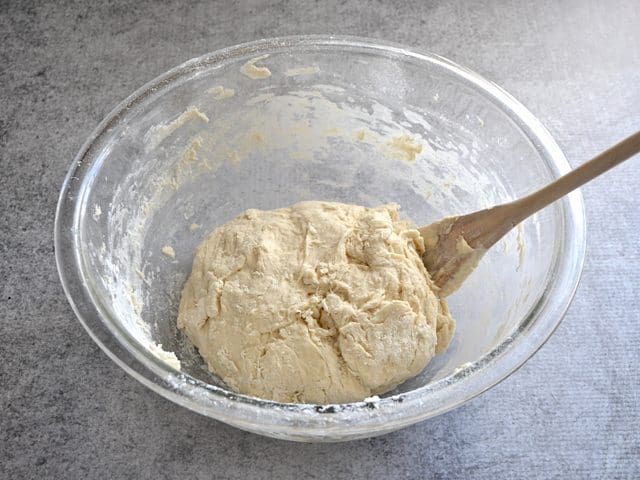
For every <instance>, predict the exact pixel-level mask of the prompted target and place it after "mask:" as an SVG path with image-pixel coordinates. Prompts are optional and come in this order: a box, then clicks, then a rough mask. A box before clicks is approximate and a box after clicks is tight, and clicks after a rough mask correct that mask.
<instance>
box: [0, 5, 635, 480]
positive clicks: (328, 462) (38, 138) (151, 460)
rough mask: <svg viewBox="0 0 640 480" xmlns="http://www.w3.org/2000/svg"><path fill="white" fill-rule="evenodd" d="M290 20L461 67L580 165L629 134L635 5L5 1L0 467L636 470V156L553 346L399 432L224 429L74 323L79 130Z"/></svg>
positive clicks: (598, 200) (622, 176)
mask: <svg viewBox="0 0 640 480" xmlns="http://www.w3.org/2000/svg"><path fill="white" fill-rule="evenodd" d="M187 5H189V6H187ZM298 33H336V34H352V35H360V36H367V37H374V38H379V39H384V40H389V41H396V42H401V43H404V44H407V45H409V46H412V47H415V48H421V49H427V50H430V51H434V52H436V53H439V54H441V55H444V56H446V57H449V58H451V59H452V60H454V61H456V62H458V63H461V64H463V65H465V66H468V67H469V68H471V69H473V70H475V71H477V72H479V73H480V74H481V75H484V76H485V77H487V78H489V79H491V80H493V81H495V82H496V83H498V84H500V85H502V86H503V87H504V88H505V89H507V90H508V91H509V92H510V93H511V94H513V95H514V96H515V97H516V98H518V99H519V100H520V101H522V102H523V103H524V104H525V105H526V106H527V107H528V108H529V109H530V110H531V111H532V112H533V113H534V114H535V115H536V116H538V118H540V120H541V121H542V122H543V123H544V124H545V125H546V126H547V128H548V129H549V130H550V131H551V133H552V134H553V136H554V137H555V138H556V139H557V141H558V143H559V144H560V146H561V147H562V149H563V150H564V152H565V154H566V156H567V158H568V159H569V161H570V162H571V164H572V165H574V166H575V165H577V164H579V163H581V162H582V161H584V160H586V159H587V158H589V157H591V156H592V155H594V154H595V153H597V152H598V151H600V150H601V149H604V148H606V147H608V146H609V145H611V144H613V143H615V142H616V141H617V140H619V139H621V138H622V137H624V136H626V135H628V134H630V133H632V132H633V131H636V130H638V129H640V6H639V4H638V2H637V0H620V1H616V0H614V1H610V2H602V1H582V0H563V1H540V2H535V1H534V2H530V1H528V2H525V1H515V0H511V1H500V0H495V1H490V0H480V1H474V2H465V1H461V0H460V1H411V2H393V3H392V2H367V1H364V0H347V1H341V2H333V1H320V2H311V1H282V2H268V1H260V0H249V1H240V2H230V1H229V2H179V1H172V0H169V1H165V2H158V4H155V3H152V2H147V1H144V0H142V1H136V2H133V1H130V2H127V1H120V0H115V1H108V2H88V1H83V2H82V1H81V2H66V1H65V2H48V3H47V2H33V3H31V2H10V1H2V0H0V172H1V173H0V185H1V188H0V224H1V230H0V249H1V250H0V251H1V255H0V279H1V280H0V290H1V292H2V296H1V299H0V318H1V321H0V478H2V479H5V478H6V479H15V478H96V479H98V478H109V479H121V478H131V479H137V478H154V479H155V478H193V479H196V478H197V479H205V478H230V479H242V480H245V479H253V478H260V479H272V478H378V477H380V478H387V477H389V478H416V479H418V478H419V479H427V478H479V479H495V478H640V394H639V391H640V370H639V368H638V364H639V361H640V353H639V352H640V350H639V345H640V294H639V290H640V275H639V271H640V253H639V252H640V235H638V233H637V232H638V229H639V228H640V194H639V193H638V189H639V188H640V158H637V159H635V160H632V161H630V162H628V163H627V164H625V165H622V166H621V167H619V168H617V169H615V170H613V171H612V172H610V173H609V174H607V176H606V177H604V178H601V179H599V180H598V181H596V182H595V183H593V184H591V185H589V186H587V187H586V188H584V189H583V194H584V197H585V202H586V211H587V219H588V247H587V257H586V263H585V268H584V274H583V277H582V281H581V283H580V286H579V289H578V292H577V295H576V297H575V300H574V302H573V304H572V306H571V308H570V309H569V312H568V314H567V316H566V318H565V319H564V321H563V322H562V324H561V325H560V327H559V328H558V330H557V331H556V333H555V334H554V335H553V337H552V338H551V340H550V341H549V342H548V343H547V344H546V345H545V346H544V347H543V348H542V349H541V350H540V351H539V352H538V353H537V354H536V355H535V356H534V358H533V359H531V360H530V361H529V362H527V363H526V365H525V366H524V367H522V368H521V369H520V370H519V371H517V372H516V373H515V374H513V375H512V376H511V377H509V378H508V379H507V380H506V381H504V382H502V383H501V384H499V385H498V386H496V387H495V388H493V389H491V390H490V391H488V392H486V393H485V394H483V395H481V396H479V397H478V398H476V399H474V400H472V401H471V402H469V403H467V404H465V405H464V406H462V407H461V408H458V409H456V410H454V411H451V412H449V413H447V414H445V415H442V416H440V417H437V418H434V419H432V420H429V421H426V422H423V423H421V424H418V425H415V426H412V427H409V428H406V429H404V430H401V431H399V432H396V433H392V434H390V435H386V436H383V437H380V438H374V439H369V440H361V441H355V442H350V443H346V444H324V445H313V444H295V443H289V442H283V441H277V440H272V439H268V438H263V437H260V436H257V435H253V434H249V433H245V432H242V431H240V430H236V429H235V428H232V427H229V426H227V425H224V424H222V423H219V422H217V421H214V420H210V419H208V418H205V417H203V416H200V415H197V414H195V413H192V412H190V411H187V410H186V409H183V408H181V407H178V406H176V405H174V404H172V403H171V402H169V401H167V400H165V399H163V398H162V397H160V396H159V395H156V394H155V393H153V392H151V391H150V390H148V389H147V388H145V387H143V386H142V385H141V384H139V383H138V382H137V381H135V380H134V379H133V378H131V377H129V376H128V375H127V374H126V373H125V372H124V371H122V370H121V369H120V368H119V367H117V366H116V365H115V364H114V363H113V362H112V361H111V360H109V359H108V358H107V356H106V355H105V354H104V353H102V352H101V351H100V349H99V348H98V347H97V346H96V345H95V344H94V343H93V341H92V340H91V338H90V337H89V335H87V333H86V332H85V331H84V330H83V328H82V327H81V326H80V324H79V323H78V321H77V320H76V318H75V316H74V314H73V312H72V310H71V308H70V307H69V305H68V303H67V301H66V299H65V296H64V294H63V291H62V288H61V286H60V284H59V281H58V275H57V272H56V268H55V262H54V251H53V220H54V211H55V205H56V200H57V196H58V191H59V189H60V186H61V183H62V180H63V178H64V175H65V173H66V171H67V168H68V167H69V165H70V163H71V160H72V158H73V156H74V155H75V153H76V152H77V151H78V149H79V148H80V146H81V145H82V143H83V142H84V140H85V139H86V137H87V136H88V135H89V133H90V132H91V130H93V128H94V127H95V126H96V125H97V123H98V122H99V121H100V119H101V118H102V117H103V116H104V115H105V114H106V113H107V112H109V111H110V110H111V109H112V108H113V107H114V106H115V105H116V104H117V103H118V102H119V101H120V100H121V99H123V98H124V97H126V96H127V95H128V94H130V93H131V92H133V91H134V90H135V89H136V88H138V87H139V86H141V85H142V84H144V83H145V82H147V81H148V80H150V79H152V78H154V77H155V76H157V75H159V74H160V73H162V72H164V71H165V70H167V69H168V68H170V67H172V66H174V65H177V64H179V63H181V62H183V61H185V60H187V59H189V58H192V57H195V56H198V55H201V54H203V53H206V52H208V51H212V50H216V49H218V48H221V47H224V46H228V45H233V44H236V43H239V42H244V41H249V40H253V39H257V38H263V37H271V36H279V35H289V34H298Z"/></svg>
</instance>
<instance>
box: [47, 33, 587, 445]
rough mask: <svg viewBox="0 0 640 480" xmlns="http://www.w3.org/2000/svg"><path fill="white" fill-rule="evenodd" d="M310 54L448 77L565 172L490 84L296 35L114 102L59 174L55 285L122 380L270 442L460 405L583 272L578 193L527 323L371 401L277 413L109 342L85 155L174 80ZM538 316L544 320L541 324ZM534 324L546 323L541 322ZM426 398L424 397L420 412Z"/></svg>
mask: <svg viewBox="0 0 640 480" xmlns="http://www.w3.org/2000/svg"><path fill="white" fill-rule="evenodd" d="M314 47H316V48H319V47H326V48H334V49H340V48H348V49H353V50H361V51H365V50H366V51H369V52H372V53H376V52H377V53H378V54H383V53H385V52H386V53H387V54H393V55H399V56H402V57H411V58H413V59H414V60H417V61H422V62H427V63H430V64H435V65H437V66H439V67H441V68H444V69H447V70H449V71H450V72H452V73H454V74H456V75H457V76H459V77H461V78H462V79H464V80H465V81H466V82H468V83H470V84H471V85H473V86H474V87H475V88H476V89H478V90H479V91H482V93H483V94H484V95H485V96H487V97H488V98H490V99H492V100H493V101H494V102H496V103H497V104H498V105H500V107H501V110H502V111H503V113H505V114H507V115H508V116H509V117H510V118H511V119H512V120H513V121H514V123H515V125H516V126H517V127H518V128H520V129H521V130H522V132H523V133H524V134H525V135H526V136H527V137H528V138H529V139H530V140H531V141H532V142H533V144H534V146H535V147H536V148H537V149H538V150H539V151H540V152H545V153H546V156H547V157H548V159H549V161H548V162H546V163H547V165H546V166H547V167H548V168H549V169H550V171H551V172H552V173H553V174H554V175H555V176H558V175H561V174H564V173H566V172H568V171H569V170H570V166H569V163H568V162H567V160H566V158H565V156H564V154H563V153H562V151H561V150H560V148H559V146H558V145H557V143H556V142H555V141H554V139H553V138H552V136H551V134H550V133H549V132H548V131H547V129H546V128H545V127H544V126H543V125H542V124H541V123H540V121H539V120H537V119H536V118H535V117H534V115H533V114H532V113H531V112H529V110H527V109H526V108H525V107H524V106H523V105H522V104H521V103H520V102H518V101H517V100H516V99H515V98H513V97H512V96H511V95H510V94H509V93H507V92H506V91H505V90H503V89H502V88H501V87H499V86H497V85H496V84H494V83H493V82H491V81H489V80H486V79H484V78H483V77H481V76H480V75H478V74H476V73H474V72H473V71H471V70H469V69H467V68H465V67H462V66H460V65H458V64H456V63H454V62H452V61H450V60H448V59H446V58H444V57H442V56H440V55H437V54H434V53H431V52H427V51H424V50H420V49H414V48H409V47H406V46H404V45H400V44H397V43H391V42H385V41H380V40H377V39H368V38H363V37H354V36H335V35H303V36H287V37H276V38H270V39H261V40H256V41H252V42H247V43H242V44H238V45H234V46H231V47H227V48H223V49H221V50H216V51H214V52H211V53H207V54H205V55H202V56H200V57H196V58H193V59H191V60H188V61H186V62H184V63H182V64H180V65H178V66H176V67H174V68H172V69H170V70H169V71H167V72H166V73H164V74H162V75H160V76H158V77H156V78H155V79H153V80H151V81H150V82H148V83H146V84H145V85H143V86H142V87H141V88H139V89H137V90H136V91H135V92H134V93H132V94H131V95H129V96H128V97H127V98H126V99H125V100H123V101H122V102H120V103H119V104H118V105H117V106H116V107H115V108H114V109H113V110H112V111H111V112H110V113H109V114H108V115H107V116H106V117H105V118H104V119H103V120H102V121H101V122H100V123H99V124H98V126H97V127H96V128H95V129H94V130H93V132H92V133H91V134H90V135H89V137H88V139H87V140H86V141H85V143H84V144H83V145H82V147H81V148H80V150H79V152H78V154H77V155H76V156H75V159H74V161H73V163H72V164H71V166H70V168H69V170H68V173H67V175H66V177H65V179H64V182H63V184H62V187H61V191H60V195H59V198H58V203H57V208H56V215H55V223H54V245H55V257H56V265H57V269H58V274H59V277H60V281H61V283H62V286H63V289H64V292H65V295H66V297H67V300H68V301H69V303H70V305H71V307H72V309H73V311H74V313H75V314H76V317H77V318H78V320H79V321H80V323H81V324H82V325H83V327H84V328H85V330H87V332H88V333H89V335H90V336H91V338H92V339H93V340H94V341H95V342H96V343H97V344H98V346H99V347H100V348H101V349H102V350H103V351H104V352H105V353H106V354H107V355H108V356H109V357H110V358H111V359H112V360H113V361H114V362H115V363H116V364H117V365H119V366H120V367H121V368H122V369H124V370H125V371H126V372H127V373H128V374H129V375H131V376H133V377H134V378H135V379H136V380H138V381H140V382H141V383H142V384H144V385H145V386H147V387H149V388H150V389H152V390H153V391H155V392H156V393H158V394H160V395H162V396H163V397H165V398H167V399H169V400H171V401H173V402H175V403H177V404H179V405H182V406H184V407H186V408H188V409H190V410H193V411H196V412H198V413H201V414H204V415H206V416H209V417H212V418H216V419H218V420H221V421H224V422H226V423H229V424H232V425H234V426H236V427H239V428H242V429H245V430H250V431H254V432H258V433H261V434H264V435H269V436H274V437H279V438H289V439H294V440H315V441H322V440H338V439H350V438H362V437H366V436H371V435H376V434H380V433H385V432H388V431H392V430H396V429H399V428H402V427H404V426H407V425H410V424H413V423H416V422H419V421H422V420H425V419H427V418H431V417H433V416H436V415H439V414H441V413H444V412H446V411H449V410H451V409H453V408H456V407H458V406H460V405H462V404H463V403H466V402H467V401H469V400H471V399H472V398H474V397H476V396H477V395H479V394H480V393H482V392H484V391H485V390H487V389H489V388H491V387H493V386H494V385H496V384H497V383H499V382H500V381H502V380H503V379H505V378H506V377H508V376H509V375H510V374H511V373H513V372H514V371H516V370H517V369H518V368H519V367H520V366H522V365H523V364H524V363H525V362H526V361H527V360H528V359H529V358H530V357H531V356H533V355H534V354H535V353H536V352H537V351H538V350H539V349H540V348H541V347H542V345H543V344H544V343H545V342H546V340H547V339H548V338H549V337H550V336H551V334H552V333H553V332H554V331H555V329H556V328H557V326H558V325H559V324H560V322H561V320H562V318H563V316H564V314H565V313H566V311H567V309H568V307H569V304H570V302H571V300H572V299H573V296H574V294H575V291H576V289H577V286H578V283H579V280H580V276H581V272H582V267H583V263H584V256H585V249H586V224H585V211H584V203H583V199H582V195H581V193H580V191H574V192H573V193H571V194H569V195H568V196H566V197H564V198H563V199H562V200H560V201H559V202H558V205H560V207H559V208H560V210H561V217H562V223H563V227H564V229H563V230H562V233H563V238H562V242H561V243H562V245H563V246H562V250H563V251H566V252H569V253H570V254H565V255H561V256H559V255H555V256H556V257H557V258H556V263H555V271H554V272H553V273H554V275H553V276H552V279H551V281H550V282H549V283H548V284H547V286H546V288H545V290H544V292H543V293H542V295H541V297H540V298H539V300H538V302H537V303H536V305H535V306H534V307H533V308H532V309H531V311H530V312H529V313H528V314H527V316H526V320H525V321H524V322H523V323H522V324H521V325H520V326H519V327H518V328H517V329H516V330H515V331H514V332H512V334H511V335H510V336H509V337H507V338H506V339H505V340H503V341H502V342H501V343H500V344H499V345H498V346H496V347H495V348H494V349H493V350H492V351H491V352H489V353H487V354H486V355H484V356H483V357H481V358H480V359H479V360H478V361H476V362H474V363H473V364H471V365H470V366H467V367H465V368H462V369H460V370H459V371H457V372H455V373H453V374H452V375H449V376H448V377H445V378H443V379H439V380H437V381H434V382H432V383H429V384H427V385H425V386H423V387H420V388H418V389H415V390H411V391H409V392H405V393H402V394H399V395H393V396H391V397H386V398H382V399H379V400H378V399H376V400H375V401H363V402H354V403H347V404H338V405H330V406H326V405H324V406H322V405H313V404H284V403H278V402H273V401H269V400H262V399H258V398H255V397H250V396H246V395H240V394H235V393H233V392H229V391H227V390H224V389H222V388H219V387H216V386H214V385H210V384H207V383H205V382H202V381H200V380H197V379H195V378H193V377H191V376H190V375H187V374H183V373H179V372H177V371H176V370H174V369H172V368H171V367H169V366H168V365H167V364H165V363H164V362H162V361H161V360H159V359H157V358H156V357H155V356H153V355H151V354H150V353H149V352H148V351H143V350H141V348H140V347H141V345H140V344H139V342H138V341H136V340H135V339H133V337H130V338H127V337H128V335H114V332H113V331H112V330H111V329H110V328H108V327H107V325H106V324H105V320H104V319H103V318H102V316H103V315H105V314H106V312H105V311H104V309H102V308H99V306H97V305H96V304H95V301H94V300H95V299H94V297H93V295H92V294H91V287H90V286H89V285H87V282H86V281H85V278H84V276H83V274H82V268H83V264H82V263H83V262H82V258H81V256H80V255H79V253H78V248H77V237H78V235H76V233H77V232H78V225H79V223H78V222H79V220H80V217H81V214H82V212H83V209H82V208H81V207H82V202H81V201H79V200H81V199H82V198H83V194H84V193H85V192H84V191H83V189H84V185H85V182H83V180H84V177H85V175H86V174H87V172H88V171H89V170H90V168H91V165H92V164H93V161H95V159H94V158H93V157H92V152H93V151H94V150H96V149H97V145H98V144H99V142H100V141H101V140H102V139H103V137H104V136H105V135H106V134H107V133H108V132H109V131H110V130H111V129H112V128H114V126H115V125H117V124H118V122H119V121H120V120H121V119H123V118H125V117H126V113H127V111H128V110H129V109H130V108H131V107H133V106H135V105H136V104H138V103H140V102H142V101H144V100H145V99H147V98H148V97H149V96H150V95H157V94H159V93H161V92H162V90H163V89H164V88H168V87H171V85H173V83H174V82H175V81H176V80H178V79H181V78H184V77H185V76H187V75H190V74H192V73H195V72H197V71H199V70H201V69H204V68H211V66H212V65H216V64H219V63H221V62H227V61H238V60H240V59H244V58H245V57H251V56H255V55H257V54H264V53H274V52H280V51H288V52H290V51H291V50H292V49H296V48H298V49H305V48H306V49H309V48H314ZM89 160H92V161H89ZM567 232H569V233H571V235H567ZM556 253H557V252H556ZM543 312H544V313H545V315H544V317H543V316H541V314H542V313H543ZM541 319H542V320H545V321H543V322H540V321H539V320H541ZM524 330H527V335H520V334H521V333H523V331H524ZM426 396H428V397H429V404H427V405H425V397H426ZM451 400H453V401H451ZM282 412H287V414H286V415H283V414H282ZM328 414H329V415H328Z"/></svg>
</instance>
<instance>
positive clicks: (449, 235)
mask: <svg viewBox="0 0 640 480" xmlns="http://www.w3.org/2000/svg"><path fill="white" fill-rule="evenodd" d="M638 152H640V132H637V133H635V134H633V135H631V136H630V137H627V138H626V139H624V140H622V141H621V142H620V143H618V144H616V145H614V146H613V147H611V148H610V149H608V150H606V151H604V152H602V153H601V154H600V155H598V156H596V157H595V158H593V159H591V160H589V161H588V162H586V163H585V164H583V165H581V166H580V167H578V168H576V169H575V170H572V171H571V172H569V173H567V174H566V175H564V176H562V177H560V178H558V179H557V180H556V181H554V182H552V183H550V184H548V185H547V186H545V187H543V188H541V189H540V190H538V191H536V192H533V193H531V194H529V195H527V196H526V197H523V198H520V199H518V200H515V201H513V202H510V203H505V204H503V205H497V206H495V207H492V208H488V209H485V210H480V211H478V212H474V213H470V214H468V215H462V216H458V217H446V218H444V219H442V220H440V221H437V222H435V223H432V224H431V225H427V226H426V227H422V228H421V229H420V233H421V234H422V237H423V238H424V243H425V253H424V255H423V257H422V261H423V262H424V265H425V267H427V271H428V272H429V273H430V274H431V278H432V279H433V281H434V283H435V284H436V285H437V286H438V287H440V295H441V296H443V297H446V296H447V295H449V294H451V293H453V292H454V291H455V290H457V289H458V287H459V286H460V284H461V283H462V282H463V281H464V280H465V279H466V278H467V277H468V276H469V274H470V273H471V272H472V271H473V269H474V268H476V266H477V265H478V262H479V261H480V259H481V258H482V256H483V255H484V253H485V252H486V251H487V250H488V249H489V248H491V246H492V245H494V244H495V243H496V242H497V241H498V240H500V239H501V238H502V237H503V236H504V235H505V234H506V233H507V232H508V231H509V230H511V229H512V228H513V227H515V226H516V225H517V224H519V223H520V222H521V221H522V220H524V219H525V218H527V217H529V216H530V215H533V214H534V213H535V212H537V211H538V210H541V209H543V208H544V207H546V206H547V205H549V204H550V203H553V202H555V201H556V200H558V199H559V198H561V197H563V196H564V195H566V194H567V193H569V192H571V191H572V190H575V189H576V188H578V187H580V186H582V185H584V184H585V183H587V182H589V181H591V180H593V179H594V178H595V177H597V176H598V175H600V174H602V173H604V172H606V171H607V170H609V169H610V168H613V167H615V166H616V165H618V164H620V163H622V162H624V161H625V160H627V159H628V158H629V157H632V156H633V155H635V154H636V153H638Z"/></svg>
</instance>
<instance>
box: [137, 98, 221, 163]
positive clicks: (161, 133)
mask: <svg viewBox="0 0 640 480" xmlns="http://www.w3.org/2000/svg"><path fill="white" fill-rule="evenodd" d="M189 121H200V122H204V123H209V117H207V116H206V115H205V114H204V113H202V112H201V111H200V110H199V109H198V107H194V106H191V107H189V108H187V109H186V110H185V111H184V112H183V113H181V114H180V115H179V116H178V117H177V118H175V119H174V120H172V121H171V122H169V123H166V124H160V125H156V126H153V127H151V129H149V131H148V132H147V134H146V135H145V150H146V151H147V152H150V151H151V150H153V149H154V148H155V147H157V146H158V145H160V143H162V141H164V140H165V139H166V138H167V137H169V136H170V135H171V134H172V133H174V132H175V131H176V130H178V129H179V128H180V127H182V126H183V125H184V124H186V123H187V122H189Z"/></svg>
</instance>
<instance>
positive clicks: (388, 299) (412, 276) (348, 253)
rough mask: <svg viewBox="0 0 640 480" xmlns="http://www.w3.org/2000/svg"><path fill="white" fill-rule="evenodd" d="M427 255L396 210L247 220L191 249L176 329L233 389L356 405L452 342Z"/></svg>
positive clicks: (257, 214)
mask: <svg viewBox="0 0 640 480" xmlns="http://www.w3.org/2000/svg"><path fill="white" fill-rule="evenodd" d="M423 251H424V246H423V241H422V237H421V236H420V234H419V232H418V231H417V230H416V229H415V227H414V226H413V225H412V224H410V223H409V222H406V221H403V220H400V219H399V217H398V213H397V206H395V205H383V206H380V207H376V208H365V207H361V206H356V205H345V204H339V203H326V202H303V203H298V204H296V205H293V206H292V207H290V208H283V209H279V210H271V211H261V210H248V211H246V212H245V213H243V214H241V215H240V216H238V217H236V218H235V219H233V220H231V221H230V222H228V223H227V224H225V225H223V226H221V227H219V228H217V229H215V230H214V231H213V232H212V233H210V234H209V236H208V237H206V239H205V240H204V241H203V242H202V243H201V244H200V246H199V247H198V249H197V251H196V256H195V260H194V263H193V270H192V273H191V276H190V278H189V279H188V281H187V283H186V284H185V287H184V290H183V292H182V299H181V302H180V310H179V316H178V326H179V327H180V328H181V329H183V330H184V332H185V333H186V335H187V336H188V337H189V338H190V339H191V341H192V342H193V343H194V344H195V345H196V346H197V347H198V349H199V351H200V354H201V355H202V357H203V358H204V359H205V360H206V362H207V364H208V366H209V368H210V370H211V371H213V372H214V373H216V374H217V375H218V376H220V377H221V378H222V379H223V380H224V381H225V382H226V384H227V385H228V386H229V387H230V388H232V389H233V390H235V391H238V392H240V393H244V394H249V395H254V396H257V397H261V398H265V399H272V400H276V401H281V402H308V403H339V402H349V401H360V400H363V399H364V398H365V397H370V396H372V395H375V394H380V393H384V392H386V391H388V390H390V389H392V388H393V387H394V386H396V385H398V384H399V383H401V382H403V381H404V380H406V379H408V378H410V377H412V376H414V375H416V374H418V373H419V372H420V371H421V370H422V369H423V368H424V367H425V365H426V364H427V363H428V362H429V360H430V359H431V358H432V357H433V356H434V355H435V354H436V353H438V352H440V351H442V350H443V349H444V348H446V346H447V344H448V343H449V340H450V338H451V336H452V335H453V331H454V321H453V320H452V319H451V317H450V315H449V311H448V308H447V306H446V304H445V302H444V300H442V299H441V298H439V296H438V294H437V288H436V287H434V286H433V284H432V282H431V279H430V278H429V275H428V274H427V271H426V270H425V268H424V266H423V264H422V261H421V255H422V253H423Z"/></svg>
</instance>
